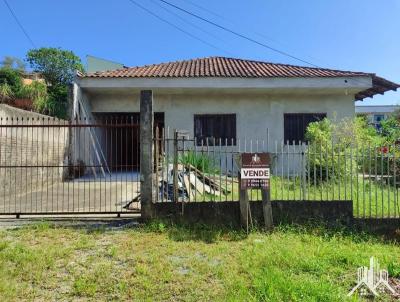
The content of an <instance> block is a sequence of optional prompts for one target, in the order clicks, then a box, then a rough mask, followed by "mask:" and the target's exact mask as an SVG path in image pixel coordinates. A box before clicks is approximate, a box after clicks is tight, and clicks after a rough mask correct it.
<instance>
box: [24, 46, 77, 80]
mask: <svg viewBox="0 0 400 302" xmlns="http://www.w3.org/2000/svg"><path fill="white" fill-rule="evenodd" d="M26 60H27V61H28V62H29V64H30V66H31V67H32V68H33V70H34V71H36V72H39V73H41V74H42V76H43V77H44V79H45V80H46V81H47V83H48V84H50V85H52V86H57V85H68V84H69V83H71V82H72V81H73V78H74V73H75V70H79V71H83V70H84V69H83V65H82V62H81V59H80V58H79V57H78V56H76V55H75V54H74V53H73V52H72V51H69V50H62V49H60V48H39V49H31V50H29V51H28V53H27V55H26Z"/></svg>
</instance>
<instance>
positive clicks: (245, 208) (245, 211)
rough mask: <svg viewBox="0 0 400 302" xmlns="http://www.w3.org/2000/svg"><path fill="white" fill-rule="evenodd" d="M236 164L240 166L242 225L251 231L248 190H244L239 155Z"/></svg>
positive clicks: (239, 183)
mask: <svg viewBox="0 0 400 302" xmlns="http://www.w3.org/2000/svg"><path fill="white" fill-rule="evenodd" d="M236 164H237V166H238V186H239V209H240V225H241V226H242V227H243V228H245V229H246V231H247V232H248V231H249V206H250V204H249V197H248V195H247V190H246V189H242V185H241V184H242V179H241V174H240V170H241V168H242V157H241V155H240V153H239V155H238V156H237V157H236Z"/></svg>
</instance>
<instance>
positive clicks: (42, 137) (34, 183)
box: [0, 115, 140, 216]
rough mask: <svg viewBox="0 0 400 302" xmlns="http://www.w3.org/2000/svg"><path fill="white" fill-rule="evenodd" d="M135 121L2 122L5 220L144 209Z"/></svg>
mask: <svg viewBox="0 0 400 302" xmlns="http://www.w3.org/2000/svg"><path fill="white" fill-rule="evenodd" d="M139 183H140V182H139V123H138V120H137V118H135V117H134V116H129V115H124V116H107V117H104V116H101V117H93V118H91V119H75V120H73V121H65V120H59V119H53V118H47V117H45V118H1V119H0V215H17V216H19V215H23V214H28V215H31V214H74V213H76V214H92V213H93V214H95V213H96V214H101V213H117V214H120V213H131V212H135V211H138V210H139V209H140V206H139V203H138V198H137V196H138V194H139V190H140V187H139Z"/></svg>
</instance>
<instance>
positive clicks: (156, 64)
mask: <svg viewBox="0 0 400 302" xmlns="http://www.w3.org/2000/svg"><path fill="white" fill-rule="evenodd" d="M212 59H217V60H229V61H240V62H247V63H256V64H267V65H270V66H271V65H272V66H283V67H289V68H290V67H294V68H306V69H308V70H316V71H318V70H324V71H332V72H346V73H352V74H355V75H357V74H359V75H375V74H374V73H368V72H362V71H350V70H342V69H332V68H325V67H311V66H302V65H294V64H287V63H275V62H267V61H261V60H255V59H243V58H235V57H224V56H207V57H198V58H191V59H183V60H174V61H166V62H160V63H153V64H144V65H136V66H124V67H123V68H118V69H114V70H103V71H96V72H91V73H87V75H91V74H99V73H104V72H109V71H113V72H119V71H126V70H133V69H137V68H151V67H155V66H164V65H169V64H182V63H193V62H196V61H202V60H212Z"/></svg>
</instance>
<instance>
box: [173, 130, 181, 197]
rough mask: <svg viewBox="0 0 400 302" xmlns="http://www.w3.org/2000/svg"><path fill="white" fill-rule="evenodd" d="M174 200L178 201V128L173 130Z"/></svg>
mask: <svg viewBox="0 0 400 302" xmlns="http://www.w3.org/2000/svg"><path fill="white" fill-rule="evenodd" d="M173 167H174V168H173V179H172V181H173V188H174V202H175V203H177V202H178V193H179V192H178V130H176V129H175V130H174V163H173Z"/></svg>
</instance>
